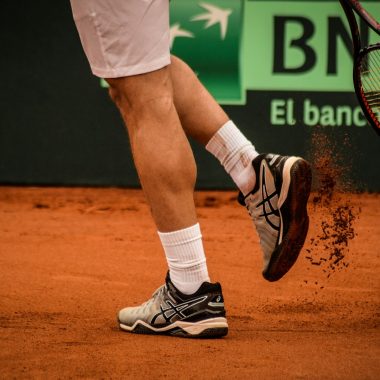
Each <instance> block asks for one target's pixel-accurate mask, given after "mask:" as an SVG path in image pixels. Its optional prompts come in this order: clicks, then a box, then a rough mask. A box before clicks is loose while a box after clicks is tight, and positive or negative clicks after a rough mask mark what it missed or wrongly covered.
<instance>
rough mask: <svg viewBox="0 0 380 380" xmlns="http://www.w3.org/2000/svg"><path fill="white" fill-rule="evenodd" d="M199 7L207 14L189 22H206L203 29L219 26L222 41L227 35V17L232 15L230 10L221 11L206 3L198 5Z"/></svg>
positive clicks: (195, 17)
mask: <svg viewBox="0 0 380 380" xmlns="http://www.w3.org/2000/svg"><path fill="white" fill-rule="evenodd" d="M199 5H200V6H201V7H202V8H204V9H206V10H207V11H208V13H202V14H200V15H198V16H194V17H193V18H192V19H191V21H200V20H207V23H206V25H205V29H207V28H209V27H210V26H212V25H215V24H218V23H219V24H220V38H221V39H222V40H224V38H225V37H226V33H227V26H228V16H229V15H230V14H231V13H232V9H222V8H219V7H216V6H215V5H211V4H207V3H199Z"/></svg>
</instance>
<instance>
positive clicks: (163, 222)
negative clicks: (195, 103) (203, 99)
mask: <svg viewBox="0 0 380 380" xmlns="http://www.w3.org/2000/svg"><path fill="white" fill-rule="evenodd" d="M107 81H108V83H109V84H110V95H111V98H112V99H113V100H114V101H115V103H116V105H117V106H118V108H119V109H120V112H121V114H122V116H123V119H124V121H125V123H126V125H127V129H128V133H129V136H130V142H131V146H132V153H133V157H134V161H135V165H136V168H137V172H138V174H139V178H140V181H141V185H142V187H143V190H144V193H145V195H146V197H147V200H148V203H149V205H150V207H151V211H152V215H153V218H154V220H155V222H156V225H157V228H158V230H159V231H161V232H167V231H175V230H179V229H183V228H185V227H188V226H192V225H194V224H196V223H197V219H196V212H195V206H194V198H193V191H194V184H195V178H196V166H195V161H194V157H193V154H192V151H191V148H190V145H189V143H188V140H187V138H186V135H185V133H184V132H183V129H182V127H181V123H180V120H179V117H178V114H177V111H176V108H175V106H174V103H173V89H172V83H171V77H170V73H169V68H168V67H165V68H163V69H160V70H157V71H154V72H150V73H146V74H142V75H136V76H130V77H123V78H117V79H108V80H107Z"/></svg>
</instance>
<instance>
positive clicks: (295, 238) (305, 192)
mask: <svg viewBox="0 0 380 380" xmlns="http://www.w3.org/2000/svg"><path fill="white" fill-rule="evenodd" d="M288 177H289V180H288V183H287V184H286V186H288V191H287V193H288V194H287V197H286V199H285V201H284V203H283V205H282V206H281V208H280V212H281V213H282V212H283V210H282V209H288V210H289V215H282V217H284V218H288V220H289V221H290V222H289V229H288V231H287V233H286V235H285V236H284V237H283V240H282V242H281V244H280V245H279V246H278V247H277V248H276V249H275V251H274V252H273V254H272V257H271V259H270V262H269V265H268V267H267V269H266V270H265V271H263V276H264V278H265V279H266V280H268V281H271V282H274V281H278V280H279V279H281V278H282V277H283V276H284V275H285V274H286V273H287V272H288V271H289V270H290V268H291V267H292V266H293V265H294V263H295V262H296V261H297V258H298V256H299V253H300V251H301V249H302V247H303V245H304V243H305V240H306V235H307V232H308V229H309V217H308V215H307V201H308V199H309V194H310V189H311V178H312V177H311V166H310V164H309V163H308V162H307V161H305V160H303V159H297V160H296V161H295V162H294V163H293V165H292V166H291V168H290V170H289V175H288ZM280 197H281V196H280ZM284 206H285V207H284Z"/></svg>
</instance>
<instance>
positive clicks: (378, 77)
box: [354, 43, 380, 136]
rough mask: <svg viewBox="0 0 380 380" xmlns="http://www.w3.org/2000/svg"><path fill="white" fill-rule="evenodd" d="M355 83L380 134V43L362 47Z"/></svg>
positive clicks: (368, 117) (357, 93)
mask: <svg viewBox="0 0 380 380" xmlns="http://www.w3.org/2000/svg"><path fill="white" fill-rule="evenodd" d="M354 85H355V92H356V95H357V97H358V99H359V103H360V105H361V107H362V110H363V112H364V114H365V116H366V117H367V119H368V121H369V123H370V125H371V126H372V127H373V128H374V129H375V131H376V132H377V134H378V135H379V136H380V43H378V44H374V45H371V46H368V47H367V48H364V49H362V50H361V51H360V53H359V54H358V56H357V57H356V59H355V64H354Z"/></svg>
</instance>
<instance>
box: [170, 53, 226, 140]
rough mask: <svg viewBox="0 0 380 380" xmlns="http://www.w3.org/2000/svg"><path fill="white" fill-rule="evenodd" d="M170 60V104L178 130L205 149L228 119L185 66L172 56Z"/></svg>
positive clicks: (190, 70) (191, 71)
mask: <svg viewBox="0 0 380 380" xmlns="http://www.w3.org/2000/svg"><path fill="white" fill-rule="evenodd" d="M171 60H172V63H171V65H170V66H169V67H170V74H171V78H172V83H173V89H174V104H175V107H176V109H177V112H178V115H179V117H180V119H181V124H182V127H183V128H184V130H185V132H186V133H187V134H188V135H189V136H191V137H193V138H194V139H195V140H196V141H198V142H199V143H201V144H203V145H206V144H207V143H208V141H209V140H210V138H211V137H212V136H214V134H215V133H216V132H217V131H218V130H219V128H220V127H221V126H222V125H223V124H225V123H226V122H227V121H228V120H229V117H228V116H227V114H226V113H225V112H224V111H223V109H222V107H220V105H219V104H218V103H217V102H216V101H215V99H214V98H213V97H212V96H211V95H210V93H209V92H208V91H207V90H206V89H205V87H204V86H203V85H202V83H201V82H200V81H199V79H198V78H197V76H196V75H195V74H194V72H193V70H192V69H191V68H190V67H189V66H188V65H187V64H186V63H185V62H183V61H182V60H180V59H179V58H177V57H175V56H172V57H171Z"/></svg>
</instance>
